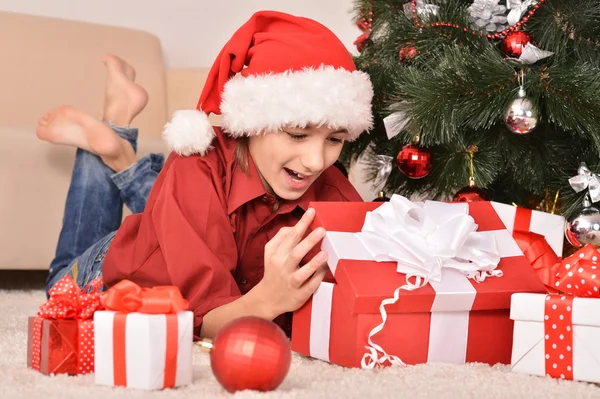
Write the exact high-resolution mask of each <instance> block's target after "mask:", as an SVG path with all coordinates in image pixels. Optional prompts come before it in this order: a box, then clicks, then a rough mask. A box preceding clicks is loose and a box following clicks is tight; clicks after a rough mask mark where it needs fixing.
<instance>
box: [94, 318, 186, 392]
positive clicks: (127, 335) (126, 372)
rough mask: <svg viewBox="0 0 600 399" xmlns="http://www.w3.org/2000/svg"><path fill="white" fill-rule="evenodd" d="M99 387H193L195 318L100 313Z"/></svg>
mask: <svg viewBox="0 0 600 399" xmlns="http://www.w3.org/2000/svg"><path fill="white" fill-rule="evenodd" d="M94 325H95V329H94V337H95V362H96V365H95V380H96V384H97V385H108V386H125V387H128V388H137V389H146V390H156V389H164V388H174V387H179V386H184V385H188V384H191V382H192V348H193V339H194V336H193V328H194V314H193V313H192V312H190V311H184V312H179V313H175V314H144V313H137V312H134V313H121V312H113V311H98V312H96V313H95V314H94Z"/></svg>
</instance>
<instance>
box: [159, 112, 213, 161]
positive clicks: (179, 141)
mask: <svg viewBox="0 0 600 399" xmlns="http://www.w3.org/2000/svg"><path fill="white" fill-rule="evenodd" d="M162 135H163V138H164V140H165V141H166V142H167V144H168V145H169V148H170V149H171V150H172V151H175V152H176V153H177V154H179V155H183V156H188V155H192V154H200V155H204V154H206V152H207V151H208V150H209V149H210V148H211V146H210V143H211V142H212V140H213V138H214V137H215V131H214V129H213V127H212V125H211V124H210V121H209V120H208V116H207V115H206V114H205V113H204V112H202V111H197V110H180V111H175V113H174V114H173V118H172V119H171V121H170V122H168V123H167V124H166V125H165V127H164V129H163V132H162Z"/></svg>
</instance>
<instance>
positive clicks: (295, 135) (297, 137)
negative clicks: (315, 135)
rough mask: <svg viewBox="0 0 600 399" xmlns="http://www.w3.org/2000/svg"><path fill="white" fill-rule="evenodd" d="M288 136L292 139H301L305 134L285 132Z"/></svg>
mask: <svg viewBox="0 0 600 399" xmlns="http://www.w3.org/2000/svg"><path fill="white" fill-rule="evenodd" d="M285 133H286V134H287V135H288V136H290V138H291V139H292V140H302V139H303V138H306V134H297V133H290V132H285Z"/></svg>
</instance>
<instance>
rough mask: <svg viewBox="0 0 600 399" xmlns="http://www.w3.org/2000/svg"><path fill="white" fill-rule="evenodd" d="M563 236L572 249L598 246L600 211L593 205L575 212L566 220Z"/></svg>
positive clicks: (599, 239) (599, 241) (599, 240)
mask: <svg viewBox="0 0 600 399" xmlns="http://www.w3.org/2000/svg"><path fill="white" fill-rule="evenodd" d="M565 235H566V236H567V240H568V241H569V243H570V244H571V245H573V246H574V247H577V248H580V247H582V246H584V245H586V244H592V245H594V246H599V245H600V209H598V207H596V206H594V205H590V206H586V207H583V208H581V209H579V210H577V211H576V212H575V213H573V215H571V216H570V217H569V218H568V219H567V224H566V229H565Z"/></svg>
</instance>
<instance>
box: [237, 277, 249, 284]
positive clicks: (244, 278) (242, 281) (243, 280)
mask: <svg viewBox="0 0 600 399" xmlns="http://www.w3.org/2000/svg"><path fill="white" fill-rule="evenodd" d="M238 281H239V282H240V284H248V279H247V278H246V277H240V278H239V280H238Z"/></svg>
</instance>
